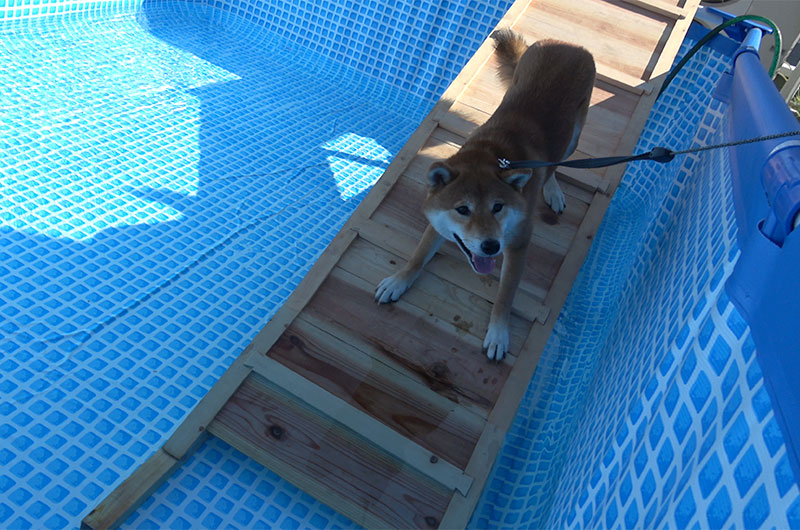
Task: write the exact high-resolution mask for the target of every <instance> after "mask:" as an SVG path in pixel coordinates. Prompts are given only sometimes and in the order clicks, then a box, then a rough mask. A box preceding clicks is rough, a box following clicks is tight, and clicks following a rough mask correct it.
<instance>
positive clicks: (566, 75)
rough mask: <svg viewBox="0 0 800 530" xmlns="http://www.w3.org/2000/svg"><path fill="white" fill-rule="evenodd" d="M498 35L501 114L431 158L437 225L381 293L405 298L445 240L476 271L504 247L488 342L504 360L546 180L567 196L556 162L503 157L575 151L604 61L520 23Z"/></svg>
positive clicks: (555, 198)
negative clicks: (503, 85) (452, 150)
mask: <svg viewBox="0 0 800 530" xmlns="http://www.w3.org/2000/svg"><path fill="white" fill-rule="evenodd" d="M492 37H493V38H494V39H495V48H496V53H497V58H498V60H499V62H500V66H499V75H500V77H501V79H504V80H506V82H507V83H508V84H509V88H508V90H507V92H506V94H505V96H504V97H503V100H502V102H501V103H500V106H499V107H498V108H497V110H496V111H495V113H494V114H493V115H492V116H491V117H490V118H489V120H487V121H486V123H485V124H483V125H482V126H481V127H479V128H478V129H477V130H475V132H474V133H473V134H472V135H471V136H470V137H469V138H468V139H467V141H466V142H465V143H464V145H463V146H462V147H461V149H460V150H459V151H458V152H457V153H456V154H455V155H453V156H452V157H450V158H448V159H447V160H444V161H439V162H434V164H433V165H432V166H431V170H430V175H429V189H428V196H427V198H426V199H425V202H424V204H423V211H424V212H425V215H426V217H427V218H428V220H429V221H430V223H431V224H430V225H429V226H428V228H427V229H426V231H425V234H424V235H423V238H422V240H421V241H420V244H419V245H418V246H417V249H416V250H415V252H414V254H413V256H412V257H411V259H410V260H409V262H408V263H407V264H406V266H405V267H404V268H403V269H402V270H401V271H399V272H398V273H396V274H395V275H393V276H390V277H389V278H386V279H384V280H383V281H382V282H381V284H380V285H379V286H378V290H377V292H376V299H377V300H378V301H379V302H382V303H385V302H390V301H395V300H397V299H398V298H399V296H400V295H401V294H402V293H403V292H405V290H406V289H408V287H410V285H411V284H412V283H413V281H414V280H415V279H416V277H417V276H418V275H419V273H420V272H421V270H422V267H424V265H425V263H427V262H428V261H429V260H430V259H431V258H432V257H433V256H434V254H435V253H436V251H437V250H438V248H439V247H440V246H441V245H442V243H443V242H444V240H445V239H448V240H451V241H455V242H456V243H457V245H458V246H459V247H460V248H461V249H462V250H463V251H465V255H467V254H469V255H472V256H473V257H471V258H470V257H468V260H469V261H470V262H471V264H472V266H473V268H474V269H475V270H476V272H477V271H478V269H477V268H476V261H477V260H479V259H483V260H484V261H485V259H486V258H487V257H491V256H494V255H497V254H500V253H502V254H503V268H502V271H501V274H500V286H499V289H498V294H497V298H496V299H495V302H494V306H493V308H492V315H491V318H490V322H489V330H488V332H487V336H486V341H485V342H484V348H486V349H487V354H488V355H489V357H490V358H491V359H495V360H500V359H502V357H503V356H504V355H505V353H506V352H507V349H508V323H509V318H510V312H511V304H512V301H513V298H514V292H515V291H516V288H517V286H518V284H519V280H520V278H521V276H522V273H523V270H524V264H525V254H526V252H527V248H528V242H529V241H530V238H531V233H532V230H533V221H534V210H535V207H536V201H537V200H538V197H539V195H540V194H541V193H542V190H543V186H544V193H545V200H547V202H548V204H550V205H551V207H553V209H554V210H556V211H561V210H562V209H563V207H564V204H565V203H564V198H563V194H562V193H561V190H560V189H559V188H558V184H557V181H556V180H555V176H554V175H555V172H554V170H553V169H552V168H550V169H537V170H530V169H516V170H501V169H500V168H499V167H498V164H497V159H498V158H507V159H509V160H546V161H551V162H555V161H559V160H562V159H564V158H566V157H567V156H569V155H570V154H571V153H572V151H574V149H575V147H576V145H577V138H578V135H579V134H580V130H581V128H582V127H583V124H584V122H585V121H586V114H587V112H588V108H589V100H590V97H591V92H592V87H593V85H594V77H595V66H594V60H593V59H592V56H591V54H590V53H589V52H588V51H586V50H585V49H583V48H580V47H577V46H574V45H571V44H567V43H564V42H559V41H553V40H545V41H539V42H536V43H535V44H533V45H532V46H530V47H526V46H525V45H524V41H523V40H522V38H521V37H520V36H519V35H517V34H516V33H514V32H513V31H511V30H501V31H497V32H495V33H494V34H493V35H492ZM512 72H513V74H512ZM498 205H502V206H501V208H500V210H499V211H497V206H498ZM459 208H460V209H461V213H459V211H457V209H459ZM465 208H466V209H465ZM464 211H468V215H464V213H463V212H464ZM494 243H497V244H498V245H497V247H498V248H497V251H495V252H491V253H490V252H486V250H487V249H488V250H491V251H494V250H495V245H494Z"/></svg>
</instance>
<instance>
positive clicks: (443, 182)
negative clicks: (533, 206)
mask: <svg viewBox="0 0 800 530" xmlns="http://www.w3.org/2000/svg"><path fill="white" fill-rule="evenodd" d="M532 176H533V170H531V169H513V170H503V169H500V168H499V167H497V166H496V164H495V165H494V166H492V165H490V164H470V163H466V162H463V161H462V162H460V163H456V162H455V161H453V160H452V159H451V160H447V161H440V162H434V163H433V165H431V168H430V170H429V172H428V196H427V198H426V200H425V204H424V207H423V210H424V212H425V216H426V217H427V218H428V221H429V222H430V223H431V225H432V226H433V227H434V228H435V229H436V231H437V232H439V233H440V234H441V235H442V236H443V237H445V238H446V239H449V240H450V241H453V242H455V243H456V245H457V246H458V247H459V248H460V249H461V251H462V252H463V253H464V255H465V256H466V257H467V260H468V261H469V264H470V265H471V266H472V269H473V270H474V271H475V272H477V273H478V274H489V273H490V272H492V270H493V269H494V266H495V258H496V257H497V256H499V255H500V254H502V252H503V250H504V249H505V248H506V245H507V244H509V242H510V241H513V240H515V238H518V237H519V231H520V230H522V229H523V225H524V223H525V219H526V214H527V212H526V208H527V201H526V200H525V197H524V196H523V194H522V190H523V189H524V188H525V186H526V184H528V181H530V180H531V177H532Z"/></svg>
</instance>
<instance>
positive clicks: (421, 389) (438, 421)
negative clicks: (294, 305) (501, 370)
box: [269, 316, 485, 469]
mask: <svg viewBox="0 0 800 530" xmlns="http://www.w3.org/2000/svg"><path fill="white" fill-rule="evenodd" d="M269 356H270V357H271V358H273V359H275V360H277V361H279V362H281V363H282V364H284V365H285V366H287V367H289V368H291V369H292V370H294V371H295V372H297V373H298V374H300V375H302V376H303V377H305V378H306V379H309V380H311V381H313V382H314V383H316V384H317V385H319V386H320V387H321V388H324V389H326V390H327V391H328V392H331V393H332V394H334V395H336V396H338V397H339V398H341V399H343V400H345V401H346V402H347V403H349V404H350V405H352V406H353V407H357V408H358V409H359V410H362V411H363V412H365V413H368V414H370V415H371V416H372V417H374V418H376V419H377V420H379V421H381V422H383V423H384V424H385V425H388V426H389V427H391V428H393V429H395V430H396V431H397V432H399V433H401V434H403V435H405V436H407V437H408V438H410V439H413V440H415V441H416V442H417V443H419V444H420V445H421V446H423V447H425V448H427V449H428V450H430V451H432V452H433V453H435V454H437V455H439V457H440V458H443V459H445V460H447V461H448V462H451V463H453V464H454V465H456V466H458V467H459V469H464V468H465V467H466V465H467V462H468V461H469V457H470V455H471V454H472V450H473V449H474V447H475V444H476V443H477V441H478V438H479V437H480V434H481V431H482V430H483V426H484V424H485V417H482V416H479V415H478V414H475V413H474V412H472V411H470V410H468V409H466V408H464V407H461V406H458V405H456V404H455V403H454V402H453V401H451V400H449V399H446V398H444V397H442V396H441V395H439V394H437V393H436V392H434V391H432V390H431V389H430V388H429V387H428V386H426V385H424V384H422V383H420V382H419V381H417V380H415V379H413V378H411V377H407V376H406V374H404V373H403V372H404V370H403V369H402V367H400V369H399V370H398V369H396V368H395V367H394V366H393V364H392V363H386V362H383V360H382V359H380V358H376V357H377V356H370V355H368V354H366V353H364V352H362V351H360V350H359V349H358V348H356V347H355V346H354V345H352V344H350V343H349V342H346V341H344V340H342V338H341V337H336V336H333V335H331V334H329V333H328V332H326V331H324V330H322V329H320V328H318V327H317V326H315V325H314V324H313V323H311V322H309V321H308V320H307V319H306V318H305V317H302V316H301V317H298V318H297V319H295V321H294V322H293V323H292V325H291V326H290V327H289V328H288V329H287V330H286V333H284V334H283V335H282V336H281V338H280V339H279V340H278V342H276V343H275V345H274V346H273V347H272V349H271V350H270V351H269Z"/></svg>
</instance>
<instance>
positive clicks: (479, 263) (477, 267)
mask: <svg viewBox="0 0 800 530" xmlns="http://www.w3.org/2000/svg"><path fill="white" fill-rule="evenodd" d="M453 237H454V238H455V240H456V243H458V246H459V248H461V252H463V253H464V255H465V256H466V257H467V261H469V264H470V265H471V266H472V270H474V271H475V272H477V273H478V274H489V273H491V272H492V271H493V270H494V264H495V258H484V257H482V256H476V255H475V254H473V253H472V252H470V251H469V249H468V248H467V246H466V245H465V244H464V242H463V241H461V238H460V237H458V234H455V233H453Z"/></svg>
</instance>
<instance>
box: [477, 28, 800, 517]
mask: <svg viewBox="0 0 800 530" xmlns="http://www.w3.org/2000/svg"><path fill="white" fill-rule="evenodd" d="M698 35H702V32H700V30H699V29H698V28H695V29H694V30H693V31H692V32H691V33H690V35H689V39H687V42H686V43H684V47H683V49H682V52H681V53H686V51H687V49H688V47H689V46H690V45H691V44H692V41H693V40H696V39H697V38H698ZM715 42H716V44H715V46H714V47H713V48H708V49H706V50H704V51H703V52H701V54H699V55H698V56H697V57H696V58H695V59H693V60H692V61H691V62H690V63H689V65H688V66H687V68H686V69H685V70H684V71H683V72H682V73H681V75H680V76H679V77H678V78H676V80H675V82H673V84H672V86H671V87H670V88H669V89H668V90H667V91H666V92H665V93H664V94H663V95H662V97H661V98H660V99H659V101H658V102H657V104H656V106H655V107H654V109H653V111H652V113H651V116H650V119H649V121H648V124H647V125H646V127H645V131H644V133H643V135H642V137H641V139H640V142H639V146H638V150H639V151H644V150H648V149H651V148H652V147H654V146H656V145H662V146H667V147H669V148H672V149H685V148H688V147H689V146H702V145H708V144H712V143H719V142H722V141H726V140H725V137H726V136H725V133H726V130H727V120H728V113H727V106H726V105H725V104H723V103H721V102H720V101H717V100H715V99H713V97H712V96H713V95H714V93H715V90H716V86H717V83H718V81H719V80H720V78H721V75H722V74H723V72H725V71H726V70H728V69H729V68H730V65H731V54H732V52H733V51H734V50H735V49H736V47H737V44H736V43H732V42H726V41H724V40H722V39H717V41H715ZM730 167H731V166H730V160H729V158H728V152H727V151H726V150H714V151H708V152H705V153H702V154H698V155H687V156H685V157H684V158H682V159H677V160H675V161H673V162H672V163H670V164H667V165H659V164H655V163H650V162H647V163H639V164H638V165H634V164H631V165H630V166H629V168H628V170H627V173H626V175H625V177H624V179H623V181H622V183H621V185H620V187H619V189H618V191H617V192H616V194H615V196H614V199H613V201H612V202H611V204H610V206H609V210H608V213H607V214H606V218H605V220H604V222H603V225H602V227H601V229H600V232H599V233H598V236H597V237H596V239H595V243H594V245H593V246H592V249H591V251H590V254H589V256H588V258H587V260H586V262H585V263H584V266H583V268H582V270H581V273H580V275H579V278H578V280H577V281H576V283H575V285H574V287H573V290H572V292H571V294H570V298H569V299H568V301H567V303H566V305H565V307H564V309H563V311H562V313H561V315H560V317H559V321H558V324H557V326H556V332H555V333H554V335H553V336H552V337H551V340H550V342H549V344H548V347H547V348H546V350H545V353H544V355H543V357H542V359H541V361H540V363H539V365H538V367H537V372H536V374H535V375H534V378H533V380H532V382H531V385H530V387H529V389H528V392H527V394H526V396H525V398H524V400H523V404H522V407H521V410H520V413H519V415H518V416H517V418H516V420H515V423H514V426H513V427H512V429H511V431H510V433H509V435H508V436H507V438H506V442H505V445H504V447H503V450H502V451H501V455H500V456H499V458H498V460H497V463H496V465H495V469H494V472H493V478H492V479H490V481H489V485H488V486H487V488H486V490H485V491H484V494H483V497H482V500H481V503H480V504H479V505H478V507H477V509H476V511H475V513H474V515H473V520H472V523H471V526H472V527H474V528H486V527H506V526H515V527H516V526H532V527H547V528H561V527H619V526H623V527H626V528H633V527H636V528H640V527H645V528H651V527H664V526H666V527H677V528H689V527H699V528H721V527H731V526H734V527H744V528H758V527H764V526H775V527H778V528H782V527H783V528H788V527H791V528H797V527H798V526H800V494H798V486H797V484H796V479H795V477H794V475H793V473H792V470H791V468H790V464H789V460H788V458H787V452H786V446H785V443H784V440H783V436H782V434H781V431H780V429H779V426H778V422H777V421H776V416H775V413H774V411H773V406H772V404H771V402H770V397H769V396H768V394H767V391H766V388H765V384H764V380H763V377H762V373H761V370H760V366H759V363H758V361H757V360H756V355H755V353H756V352H755V344H754V342H753V338H752V335H751V332H750V328H749V326H748V325H747V323H746V322H745V321H744V319H743V318H742V316H741V315H740V313H739V312H738V311H737V309H736V308H735V307H734V305H733V304H732V303H731V301H730V299H729V297H728V295H727V293H726V290H725V282H726V280H727V278H728V277H729V276H730V275H731V272H732V271H733V268H734V265H735V264H736V262H737V260H738V259H739V255H740V252H739V247H738V245H737V238H736V235H737V225H736V219H735V213H734V204H733V197H732V191H731V189H732V187H731V171H730Z"/></svg>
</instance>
